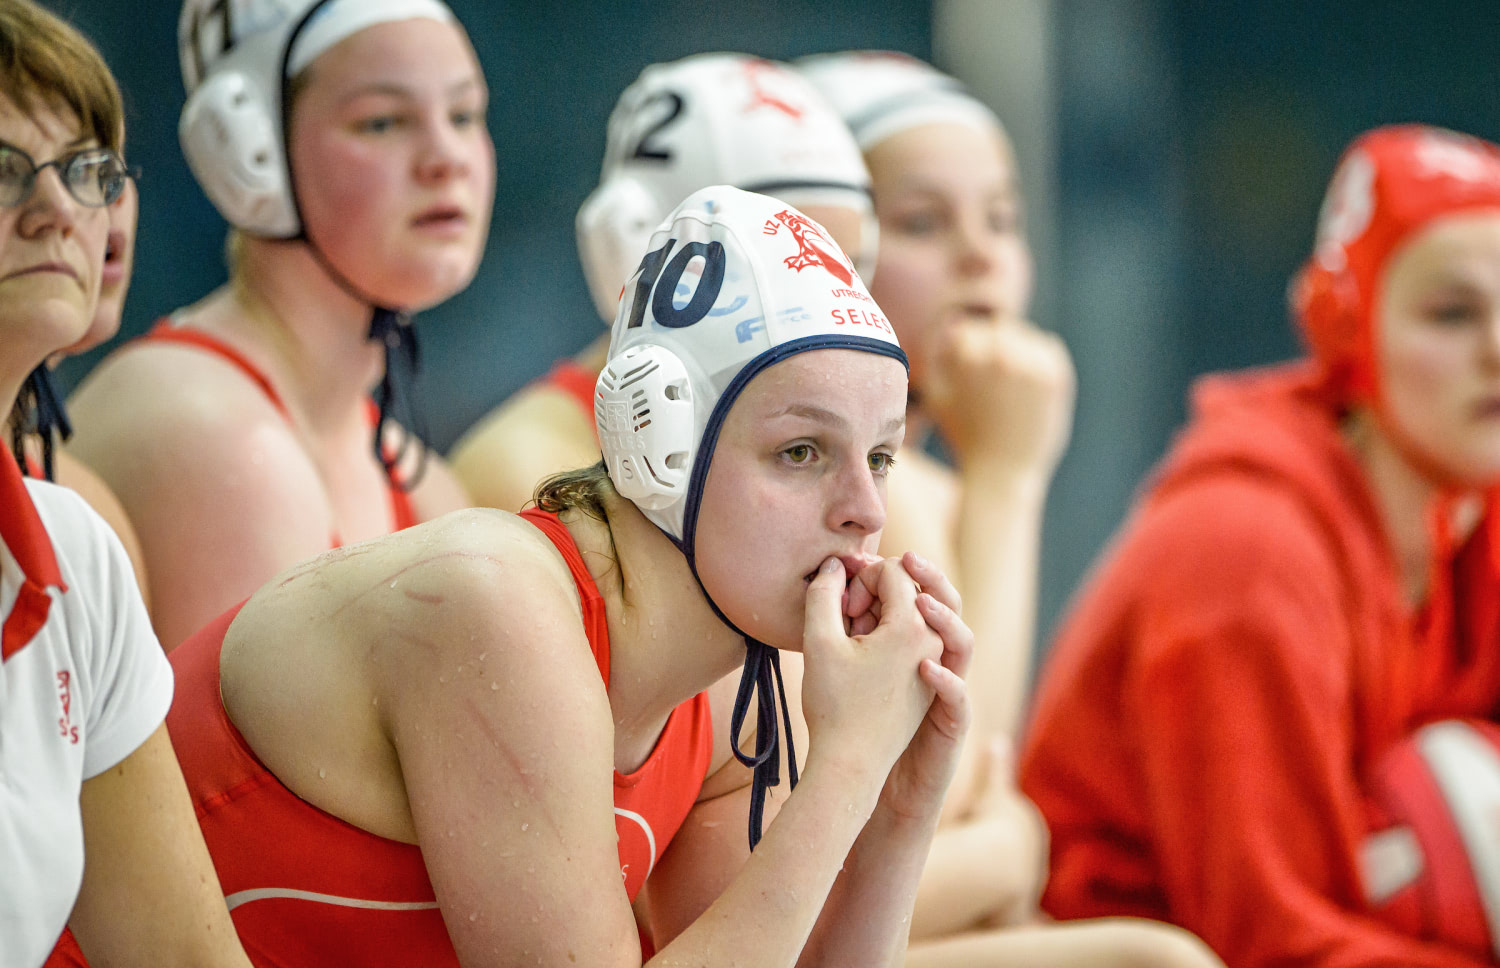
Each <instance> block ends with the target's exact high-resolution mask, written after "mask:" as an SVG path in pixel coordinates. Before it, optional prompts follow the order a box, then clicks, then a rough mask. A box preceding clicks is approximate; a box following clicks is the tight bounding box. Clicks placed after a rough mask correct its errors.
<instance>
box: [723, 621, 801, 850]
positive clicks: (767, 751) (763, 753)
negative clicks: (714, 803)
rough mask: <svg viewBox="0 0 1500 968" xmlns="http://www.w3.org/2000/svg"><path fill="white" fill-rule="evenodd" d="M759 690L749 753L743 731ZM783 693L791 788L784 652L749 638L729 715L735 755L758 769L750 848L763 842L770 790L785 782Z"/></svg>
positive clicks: (793, 765) (793, 764) (793, 769)
mask: <svg viewBox="0 0 1500 968" xmlns="http://www.w3.org/2000/svg"><path fill="white" fill-rule="evenodd" d="M752 692H753V693H756V694H757V695H756V708H755V755H754V756H749V755H747V754H745V753H744V752H743V751H742V750H741V749H740V733H741V731H742V730H743V728H744V725H745V715H746V714H747V713H748V712H749V711H750V696H751V693H752ZM778 692H779V693H780V694H781V721H782V725H783V727H784V729H785V733H786V760H787V769H788V770H789V771H790V773H791V788H792V789H796V788H797V752H796V749H795V748H794V746H793V743H792V718H791V713H790V712H789V711H788V710H787V705H786V684H785V683H784V682H782V679H781V654H780V653H779V652H778V651H777V650H776V649H774V648H772V647H771V646H769V645H766V644H765V643H763V642H757V641H755V640H754V639H751V638H746V639H745V668H744V670H743V671H742V672H741V673H740V687H739V691H738V692H737V693H736V694H735V697H734V710H733V711H732V712H731V713H730V716H729V737H730V745H731V747H732V748H733V750H734V756H735V759H737V760H739V761H740V762H741V763H743V764H745V765H746V766H748V767H750V768H751V769H752V770H753V771H754V772H753V773H752V776H751V781H750V849H751V850H754V849H755V845H756V844H758V843H760V838H761V834H762V832H763V826H764V824H763V820H762V818H763V816H764V813H765V805H766V790H767V789H769V788H770V787H773V786H776V785H778V784H779V783H780V782H781V769H780V760H781V757H780V756H779V755H778V753H777V750H778V747H779V746H780V744H779V742H778V739H779V737H778V736H777V733H778V730H777V725H776V694H777V693H778Z"/></svg>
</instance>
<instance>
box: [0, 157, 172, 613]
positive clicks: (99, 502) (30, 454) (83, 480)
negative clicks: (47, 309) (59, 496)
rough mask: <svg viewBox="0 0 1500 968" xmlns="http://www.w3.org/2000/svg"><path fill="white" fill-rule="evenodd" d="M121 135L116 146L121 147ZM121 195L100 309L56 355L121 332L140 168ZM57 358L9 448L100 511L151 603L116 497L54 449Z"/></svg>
mask: <svg viewBox="0 0 1500 968" xmlns="http://www.w3.org/2000/svg"><path fill="white" fill-rule="evenodd" d="M124 140H125V139H124V136H123V134H122V135H121V138H120V142H121V143H122V144H123V143H124ZM125 173H126V177H125V181H124V187H123V188H122V189H121V191H120V195H119V197H118V198H116V199H115V200H114V201H113V202H110V203H109V205H108V206H106V210H107V211H108V212H109V239H108V242H107V244H106V245H105V248H104V272H103V274H102V275H101V276H100V279H99V307H98V308H97V309H96V310H95V311H94V321H93V323H92V324H90V326H89V329H88V332H87V333H85V334H84V337H83V339H81V340H79V341H78V342H77V343H74V344H73V345H72V346H70V347H68V348H67V349H66V350H64V351H63V353H62V354H60V355H73V354H75V353H83V352H86V351H88V350H91V349H93V348H94V347H96V346H98V345H100V344H101V343H104V342H106V341H107V340H109V339H112V338H113V337H114V335H115V334H116V333H118V332H119V331H120V317H121V314H122V313H123V311H124V309H125V294H126V292H127V291H128V290H129V289H130V274H131V270H132V268H133V266H134V263H135V229H136V222H137V219H138V217H139V214H140V195H139V192H138V189H137V182H138V181H139V179H140V170H139V169H136V168H126V169H125ZM56 360H57V356H54V357H53V358H52V359H50V360H48V361H47V362H46V363H43V364H42V365H41V366H39V367H37V368H36V369H35V370H33V371H32V374H31V376H30V377H28V378H27V380H26V383H24V384H23V385H22V389H21V394H20V396H19V398H18V399H17V400H16V403H15V405H14V406H13V407H12V408H11V413H10V443H11V450H12V452H13V453H14V454H15V456H16V462H17V463H18V464H20V466H21V471H22V473H24V474H26V476H28V477H43V478H45V479H47V480H49V481H56V482H57V483H58V484H61V485H62V486H63V487H66V488H68V489H70V490H73V491H77V492H78V494H79V496H80V497H82V498H83V499H84V500H85V501H87V502H88V505H89V507H91V508H93V509H94V510H95V511H97V512H99V516H100V517H102V518H103V519H104V521H105V523H106V524H108V525H109V527H110V530H112V531H114V533H115V535H116V536H117V537H119V539H120V543H121V544H122V545H124V546H125V553H126V554H127V555H129V556H130V566H131V569H132V570H133V571H134V572H135V580H136V584H138V585H139V586H140V589H141V598H142V599H143V600H145V601H146V603H147V605H148V606H149V605H150V602H151V596H150V592H149V589H148V586H147V584H146V568H145V560H144V558H143V556H142V554H141V542H140V538H139V537H137V535H136V533H135V527H134V526H133V525H132V524H131V523H130V518H129V517H128V516H126V514H125V508H124V507H123V506H122V505H121V504H120V499H119V498H117V497H115V494H114V492H113V491H111V490H110V489H109V485H107V484H105V483H104V481H103V480H101V479H100V477H99V475H98V474H95V473H94V472H93V471H91V470H89V468H88V466H87V465H85V464H84V463H82V462H81V461H79V460H78V459H77V458H76V457H74V456H73V455H71V454H69V453H68V452H66V451H64V450H61V449H59V448H58V447H57V444H58V443H59V438H61V439H62V440H66V439H67V438H68V437H69V436H70V435H71V433H72V425H71V423H70V422H69V420H68V417H67V411H66V410H65V409H64V408H63V406H62V399H61V396H60V394H58V392H57V389H56V387H55V385H54V383H53V381H52V367H53V366H54V365H55V363H56Z"/></svg>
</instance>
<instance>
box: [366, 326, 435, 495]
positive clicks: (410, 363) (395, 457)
mask: <svg viewBox="0 0 1500 968" xmlns="http://www.w3.org/2000/svg"><path fill="white" fill-rule="evenodd" d="M369 339H370V341H371V342H378V343H380V344H381V346H382V347H384V349H385V368H384V370H383V371H382V372H381V375H380V387H379V389H377V390H376V391H375V403H376V405H377V406H378V407H379V410H380V416H379V418H378V419H377V420H376V421H375V438H374V441H373V445H374V448H375V459H376V460H378V461H380V466H382V467H384V468H385V472H386V475H387V476H388V477H390V479H391V480H392V481H393V482H395V485H396V486H397V487H399V488H401V490H403V491H411V490H412V489H413V488H415V487H416V486H417V485H418V484H419V483H421V481H422V478H423V477H424V476H425V475H426V473H427V458H428V455H429V454H430V453H431V452H430V451H429V450H428V449H427V445H426V444H425V443H423V441H425V440H426V439H427V422H426V420H424V419H423V416H422V410H421V408H420V407H418V406H417V394H416V383H417V377H418V375H419V374H420V373H421V371H422V350H421V347H420V346H419V345H418V343H417V329H416V327H415V326H413V325H412V321H411V315H410V314H408V313H405V312H402V311H400V310H396V309H387V308H385V307H384V306H376V307H375V311H374V312H373V313H372V314H371V316H370V334H369ZM398 405H399V410H400V413H401V415H403V416H405V418H406V422H405V423H400V422H399V420H398ZM391 421H398V426H401V427H403V428H406V429H404V432H403V433H402V435H401V444H400V446H398V447H397V448H396V449H395V451H394V452H387V450H386V448H385V428H386V424H387V423H389V422H391ZM413 441H416V442H417V444H416V446H417V447H418V448H419V452H418V455H417V468H416V470H415V471H413V472H412V474H411V477H410V478H409V479H403V478H401V477H400V476H399V475H397V473H396V467H397V465H399V464H400V463H401V462H402V461H403V460H405V459H406V454H407V452H408V451H409V450H410V449H411V447H412V442H413Z"/></svg>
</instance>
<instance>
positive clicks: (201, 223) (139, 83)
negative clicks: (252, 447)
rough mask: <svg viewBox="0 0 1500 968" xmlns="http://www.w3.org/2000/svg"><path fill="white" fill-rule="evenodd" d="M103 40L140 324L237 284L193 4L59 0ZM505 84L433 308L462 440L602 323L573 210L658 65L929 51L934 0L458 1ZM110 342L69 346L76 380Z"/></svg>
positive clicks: (439, 368) (448, 427)
mask: <svg viewBox="0 0 1500 968" xmlns="http://www.w3.org/2000/svg"><path fill="white" fill-rule="evenodd" d="M43 2H44V3H46V4H47V5H48V6H49V7H50V8H51V9H53V10H54V11H56V12H58V13H60V14H62V15H63V16H65V17H68V18H69V19H70V20H72V22H73V23H75V24H77V25H79V26H80V27H82V29H83V30H84V31H85V32H87V33H88V34H89V36H90V37H91V38H93V40H94V41H95V42H96V43H97V44H98V45H99V48H100V49H101V50H102V51H103V53H104V56H105V58H106V59H107V60H108V61H109V64H110V66H111V67H112V68H113V69H114V71H115V74H116V76H117V77H118V78H119V80H120V84H121V87H122V88H123V89H124V92H125V97H126V101H127V108H128V115H127V118H128V122H129V125H130V130H129V153H130V161H131V162H132V163H133V164H138V165H141V166H142V167H143V168H144V169H145V171H146V175H145V178H144V180H143V183H142V186H141V194H142V214H141V230H140V241H139V248H138V254H137V258H136V276H135V284H134V287H133V288H132V290H131V293H130V300H129V303H128V305H127V307H126V314H125V315H126V320H125V334H126V335H130V334H134V333H139V332H141V331H142V330H144V329H145V328H146V327H147V326H148V325H149V324H150V322H151V320H152V319H153V318H154V317H155V316H156V315H158V314H160V313H164V312H168V311H170V310H172V309H174V308H176V307H178V306H181V305H184V304H186V303H188V302H191V301H193V300H195V299H197V298H199V297H200V296H202V295H204V294H206V293H207V292H208V291H209V290H210V289H211V288H213V287H214V286H216V285H218V284H219V283H220V282H222V281H223V278H224V274H225V273H224V268H223V259H222V250H223V239H224V224H223V222H222V221H221V220H220V219H219V217H218V215H217V214H216V213H215V212H214V210H213V208H212V207H211V206H210V205H209V204H208V202H207V200H206V199H204V197H203V195H202V193H201V192H200V191H199V190H198V188H197V186H196V185H195V184H194V182H193V181H192V178H191V176H190V175H189V174H188V171H187V166H186V165H185V163H184V162H183V161H182V158H181V155H180V153H179V151H178V148H177V133H176V132H177V128H176V125H177V113H178V111H179V110H180V109H181V107H182V100H183V94H182V83H181V80H180V77H179V74H178V70H177V48H176V36H177V33H176V31H177V13H178V9H179V6H178V4H176V3H174V2H171V0H43ZM450 5H451V6H452V7H453V9H454V11H455V12H456V13H457V14H458V16H459V18H460V19H461V20H462V21H463V22H464V24H465V26H466V27H467V28H468V30H469V33H470V36H471V37H472V39H473V41H474V46H475V48H476V49H477V50H478V52H479V58H480V62H481V63H482V64H483V65H484V68H485V72H486V74H487V76H488V77H489V81H490V88H491V100H492V104H491V108H490V129H491V132H492V133H493V135H494V138H495V146H496V155H497V160H498V166H499V179H498V185H497V191H496V196H497V197H496V203H495V218H494V227H493V229H492V231H491V233H490V244H489V249H488V251H487V253H486V256H485V261H484V265H483V267H482V268H481V270H480V273H479V277H478V279H476V281H475V282H474V284H473V285H472V286H470V287H469V289H468V291H466V292H464V293H462V294H461V295H459V296H457V297H455V298H454V299H452V300H450V301H449V302H448V303H446V304H444V305H443V306H440V307H438V308H437V309H434V310H432V311H430V312H428V313H424V314H423V315H422V317H420V319H421V325H422V329H423V335H424V346H423V350H424V356H425V359H426V362H427V372H428V376H427V379H426V380H425V381H424V385H423V401H424V409H425V410H426V412H427V414H428V426H429V429H430V431H431V434H432V437H433V440H434V442H435V443H436V444H437V445H438V446H439V447H444V448H446V447H447V446H448V445H449V444H450V443H451V442H452V441H453V440H454V439H455V438H456V437H457V436H458V435H459V434H460V433H462V432H463V430H464V429H465V428H467V427H468V426H469V425H470V424H471V423H473V421H474V420H475V419H477V418H478V417H479V416H480V415H482V414H483V413H484V412H485V411H487V410H488V409H489V408H490V407H491V406H493V405H494V404H496V403H498V402H499V401H500V400H501V399H503V398H504V397H505V396H506V395H507V394H509V393H510V392H511V391H512V390H514V389H515V388H516V387H518V386H520V385H521V384H522V383H524V382H525V381H526V380H528V379H530V378H531V377H533V376H535V375H537V374H539V373H541V372H542V371H543V370H545V369H546V368H547V366H548V365H550V363H551V362H552V360H553V359H554V358H555V357H557V356H559V355H562V354H566V353H570V352H572V351H573V350H575V349H577V348H578V347H580V346H582V345H583V344H584V343H586V342H588V341H589V340H590V339H592V338H593V337H594V336H596V335H597V334H598V333H599V332H600V325H601V324H600V323H599V321H598V317H597V315H596V314H595V312H594V309H593V306H592V303H591V302H590V301H589V297H588V293H587V290H586V287H585V285H584V282H583V275H582V271H581V270H580V269H579V266H578V257H577V254H576V248H575V245H574V241H573V214H574V212H575V211H577V208H578V205H579V203H580V202H582V201H583V198H584V196H585V195H587V194H588V192H589V191H590V190H591V189H592V188H593V186H594V183H595V180H596V179H597V177H598V172H599V162H600V159H601V157H602V156H603V153H604V122H605V118H606V117H607V116H608V114H609V110H610V108H611V107H612V106H613V105H614V101H615V98H616V97H617V96H618V95H619V93H620V91H621V90H623V89H624V87H625V86H626V85H627V84H629V83H630V82H631V81H632V80H633V79H634V78H635V76H636V75H637V74H638V73H639V72H640V70H641V68H643V67H645V66H646V65H647V64H650V63H653V62H655V61H660V60H671V59H675V58H678V57H683V56H686V55H688V54H692V53H697V52H700V51H706V50H742V51H747V52H750V53H755V54H760V55H763V56H766V57H772V58H790V57H796V56H799V55H802V54H808V53H813V52H815V51H820V50H838V49H842V48H846V47H890V48H896V49H899V50H905V51H908V52H910V53H913V54H917V55H919V56H924V57H925V56H928V55H929V54H930V50H929V48H930V45H931V26H930V24H931V4H930V3H929V2H928V0H878V2H862V0H782V2H765V0H752V2H742V3H731V2H721V0H698V2H694V3H687V2H682V0H659V2H647V3H641V2H626V0H546V2H534V3H522V2H513V0H507V2H483V0H450ZM97 358H98V353H97V352H96V353H95V354H92V355H90V356H86V357H83V358H80V359H78V360H74V361H70V362H69V363H68V364H66V368H65V369H64V371H63V375H64V378H65V380H67V381H68V382H70V383H71V382H73V381H75V380H76V379H77V378H78V377H79V376H81V375H82V373H84V372H86V370H87V368H88V367H89V366H90V365H92V364H93V362H94V361H95V360H96V359H97Z"/></svg>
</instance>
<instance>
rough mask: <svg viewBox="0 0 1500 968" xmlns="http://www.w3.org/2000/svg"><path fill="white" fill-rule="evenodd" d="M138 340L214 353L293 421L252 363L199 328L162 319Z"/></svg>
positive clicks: (268, 383) (269, 384) (284, 406)
mask: <svg viewBox="0 0 1500 968" xmlns="http://www.w3.org/2000/svg"><path fill="white" fill-rule="evenodd" d="M140 341H141V342H143V343H177V344H179V345H181V346H192V347H195V348H197V349H200V350H204V351H205V352H208V353H212V354H214V355H215V356H217V357H219V358H220V359H223V360H225V361H227V362H228V363H229V364H231V365H232V366H234V367H235V368H236V369H238V370H239V371H240V372H241V373H243V374H245V376H247V377H249V378H250V381H251V382H252V383H254V384H255V385H256V386H258V387H260V389H261V392H262V393H264V394H265V395H266V399H268V400H270V401H271V406H273V407H275V408H276V412H277V413H279V414H281V416H282V417H283V418H285V419H286V422H287V423H291V422H292V415H291V412H290V411H288V410H287V408H286V404H285V403H283V402H282V400H281V395H280V394H279V393H277V392H276V388H275V387H273V386H271V381H270V380H269V379H268V378H267V377H266V375H265V373H263V372H261V369H260V368H259V367H258V366H256V365H255V364H254V363H251V362H250V358H249V357H247V356H246V355H245V354H243V353H241V352H240V351H239V350H237V349H235V348H234V347H233V346H230V345H229V344H228V343H226V342H224V341H223V340H221V339H219V338H218V337H217V336H211V335H210V334H208V333H205V332H204V331H203V330H201V329H188V328H186V327H183V326H174V325H172V323H171V322H169V321H167V320H163V321H162V322H159V323H157V324H156V325H155V326H153V327H151V330H150V332H148V333H146V335H144V336H142V337H141V338H140Z"/></svg>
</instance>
